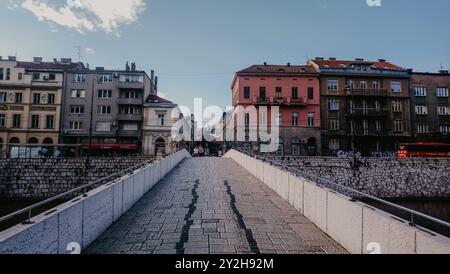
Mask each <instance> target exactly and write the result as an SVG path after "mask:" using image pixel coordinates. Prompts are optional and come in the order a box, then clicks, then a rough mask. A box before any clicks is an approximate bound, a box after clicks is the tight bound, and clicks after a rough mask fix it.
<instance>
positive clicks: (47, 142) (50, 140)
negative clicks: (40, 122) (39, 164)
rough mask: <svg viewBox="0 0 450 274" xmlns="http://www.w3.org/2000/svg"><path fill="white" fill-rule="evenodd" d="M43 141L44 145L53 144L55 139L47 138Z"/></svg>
mask: <svg viewBox="0 0 450 274" xmlns="http://www.w3.org/2000/svg"><path fill="white" fill-rule="evenodd" d="M42 143H43V144H44V145H53V140H52V138H45V139H44V141H43V142H42Z"/></svg>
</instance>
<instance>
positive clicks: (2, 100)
mask: <svg viewBox="0 0 450 274" xmlns="http://www.w3.org/2000/svg"><path fill="white" fill-rule="evenodd" d="M0 103H6V92H0Z"/></svg>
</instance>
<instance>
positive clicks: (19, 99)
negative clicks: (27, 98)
mask: <svg viewBox="0 0 450 274" xmlns="http://www.w3.org/2000/svg"><path fill="white" fill-rule="evenodd" d="M14 102H15V103H16V104H20V103H22V93H20V92H17V93H16V95H15V100H14Z"/></svg>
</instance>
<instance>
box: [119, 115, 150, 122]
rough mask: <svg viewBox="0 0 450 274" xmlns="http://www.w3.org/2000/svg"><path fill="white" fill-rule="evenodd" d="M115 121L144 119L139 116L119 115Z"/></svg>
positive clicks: (138, 120)
mask: <svg viewBox="0 0 450 274" xmlns="http://www.w3.org/2000/svg"><path fill="white" fill-rule="evenodd" d="M117 120H119V121H137V122H140V121H143V120H144V118H143V117H142V115H141V114H119V115H117Z"/></svg>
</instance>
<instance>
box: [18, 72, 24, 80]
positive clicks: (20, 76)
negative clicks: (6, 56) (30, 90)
mask: <svg viewBox="0 0 450 274" xmlns="http://www.w3.org/2000/svg"><path fill="white" fill-rule="evenodd" d="M22 78H23V73H21V72H19V74H18V75H17V79H18V80H22Z"/></svg>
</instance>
